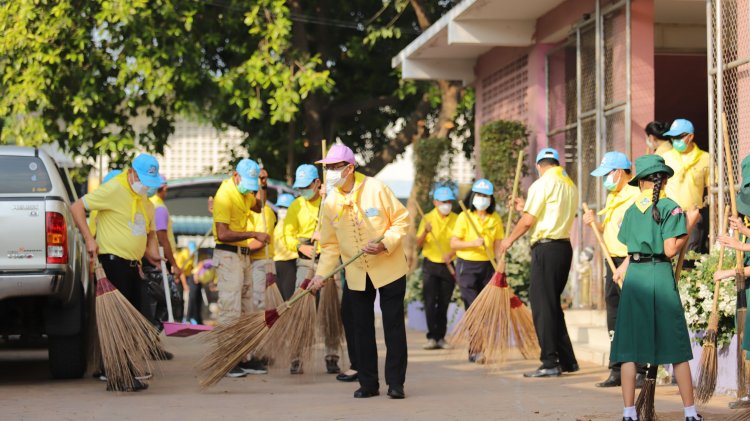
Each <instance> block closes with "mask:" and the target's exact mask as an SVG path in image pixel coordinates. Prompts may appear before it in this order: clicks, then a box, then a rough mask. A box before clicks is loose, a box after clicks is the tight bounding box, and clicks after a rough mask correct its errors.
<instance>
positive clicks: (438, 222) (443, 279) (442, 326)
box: [417, 187, 458, 349]
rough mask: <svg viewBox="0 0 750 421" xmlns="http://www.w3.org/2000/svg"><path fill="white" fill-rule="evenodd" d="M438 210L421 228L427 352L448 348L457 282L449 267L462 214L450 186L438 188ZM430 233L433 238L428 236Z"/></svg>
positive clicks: (418, 230) (420, 225) (453, 254)
mask: <svg viewBox="0 0 750 421" xmlns="http://www.w3.org/2000/svg"><path fill="white" fill-rule="evenodd" d="M432 198H433V200H432V204H433V205H435V209H433V210H432V211H430V212H428V213H427V214H426V215H424V217H423V218H422V221H420V223H419V228H418V229H417V246H418V247H422V255H423V256H424V262H423V263H422V278H423V284H422V295H423V297H424V312H425V316H426V318H427V344H425V346H424V349H445V348H447V346H448V344H447V343H446V342H445V331H446V329H447V325H448V304H450V300H451V296H453V289H454V288H455V287H456V280H455V279H454V278H453V274H452V273H451V272H450V271H449V270H448V266H447V265H452V264H453V256H455V252H454V251H453V250H452V249H451V247H450V242H451V235H452V233H453V228H454V226H455V225H456V219H457V217H458V215H456V214H455V213H453V201H454V200H456V196H455V195H454V194H453V190H451V189H450V188H449V187H438V188H436V189H435V191H434V192H433V194H432ZM428 234H430V235H428Z"/></svg>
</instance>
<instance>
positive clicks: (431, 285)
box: [422, 259, 456, 341]
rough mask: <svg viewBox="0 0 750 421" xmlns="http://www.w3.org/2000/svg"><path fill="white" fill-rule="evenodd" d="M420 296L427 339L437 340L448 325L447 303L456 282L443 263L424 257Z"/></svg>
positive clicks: (443, 333) (443, 334) (449, 300)
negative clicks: (425, 319) (422, 302)
mask: <svg viewBox="0 0 750 421" xmlns="http://www.w3.org/2000/svg"><path fill="white" fill-rule="evenodd" d="M422 279H423V284H422V297H423V299H424V313H425V317H426V318H427V339H434V340H436V341H439V340H441V339H443V338H445V331H446V329H447V326H448V304H450V302H451V296H453V288H455V287H456V282H455V280H454V279H453V275H451V273H450V271H448V268H447V267H446V266H445V263H435V262H432V261H430V260H429V259H424V262H423V263H422Z"/></svg>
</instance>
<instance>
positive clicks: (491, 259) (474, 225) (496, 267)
mask: <svg viewBox="0 0 750 421" xmlns="http://www.w3.org/2000/svg"><path fill="white" fill-rule="evenodd" d="M458 204H459V206H461V210H462V211H464V213H465V214H466V219H468V220H469V224H470V225H471V228H473V229H474V233H475V234H476V235H477V238H482V234H480V232H479V227H477V224H475V223H474V220H473V219H471V214H470V213H469V210H468V209H466V205H464V202H462V201H460V200H459V201H458ZM482 241H484V239H483V238H482ZM482 248H484V252H485V254H487V257H489V258H490V263H492V268H493V269H495V272H499V271H500V270H499V269H498V265H497V262H495V259H494V257H493V255H494V253H492V254H490V250H489V249H488V248H487V244H484V242H482ZM501 269H502V270H505V265H503V267H502V268H501Z"/></svg>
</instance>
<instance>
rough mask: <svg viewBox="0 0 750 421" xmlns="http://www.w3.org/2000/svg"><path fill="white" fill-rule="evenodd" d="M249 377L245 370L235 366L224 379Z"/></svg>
mask: <svg viewBox="0 0 750 421" xmlns="http://www.w3.org/2000/svg"><path fill="white" fill-rule="evenodd" d="M245 376H247V373H245V370H243V369H241V368H240V367H239V366H234V367H233V368H232V369H231V370H229V372H228V373H227V374H225V375H224V377H231V378H235V379H236V378H238V377H245Z"/></svg>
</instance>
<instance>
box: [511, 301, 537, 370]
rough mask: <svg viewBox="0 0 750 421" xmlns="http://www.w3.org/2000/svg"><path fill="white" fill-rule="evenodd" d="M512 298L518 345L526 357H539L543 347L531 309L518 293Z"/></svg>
mask: <svg viewBox="0 0 750 421" xmlns="http://www.w3.org/2000/svg"><path fill="white" fill-rule="evenodd" d="M510 300H511V301H510V321H511V326H512V329H513V337H514V338H515V340H516V347H518V349H519V351H521V355H523V357H524V358H525V359H527V360H528V359H534V358H537V357H538V356H539V354H540V352H541V349H540V348H539V340H538V339H537V336H536V328H535V327H534V319H533V317H532V316H531V310H529V308H528V307H526V305H525V304H524V303H523V301H521V299H520V298H518V296H516V295H514V296H513V297H511V299H510Z"/></svg>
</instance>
